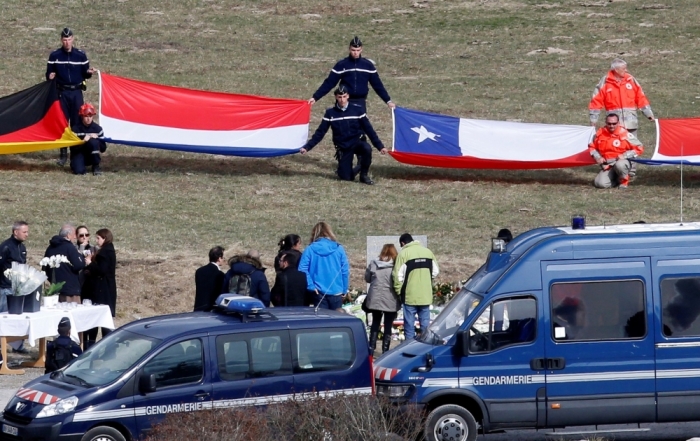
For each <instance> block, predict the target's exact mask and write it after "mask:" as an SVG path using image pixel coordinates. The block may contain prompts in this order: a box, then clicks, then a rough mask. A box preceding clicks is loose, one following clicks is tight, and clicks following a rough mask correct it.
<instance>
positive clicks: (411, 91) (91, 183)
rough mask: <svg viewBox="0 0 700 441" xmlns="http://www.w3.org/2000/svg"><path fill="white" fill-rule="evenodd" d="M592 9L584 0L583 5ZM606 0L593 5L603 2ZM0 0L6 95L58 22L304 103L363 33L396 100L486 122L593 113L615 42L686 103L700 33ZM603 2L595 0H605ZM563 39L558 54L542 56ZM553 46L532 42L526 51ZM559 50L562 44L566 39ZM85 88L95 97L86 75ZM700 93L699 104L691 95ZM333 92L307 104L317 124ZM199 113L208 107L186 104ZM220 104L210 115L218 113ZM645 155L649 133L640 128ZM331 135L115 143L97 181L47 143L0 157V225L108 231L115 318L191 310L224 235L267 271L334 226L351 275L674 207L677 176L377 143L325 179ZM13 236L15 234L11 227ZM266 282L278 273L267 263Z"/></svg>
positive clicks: (320, 11)
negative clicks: (200, 271) (408, 160)
mask: <svg viewBox="0 0 700 441" xmlns="http://www.w3.org/2000/svg"><path fill="white" fill-rule="evenodd" d="M586 4H590V5H591V6H584V5H586ZM594 4H600V5H601V6H595V5H594ZM651 4H652V2H647V1H643V0H629V1H613V2H597V1H593V0H590V1H583V2H582V1H580V0H561V1H558V2H545V1H542V0H522V1H500V0H478V1H477V0H469V1H465V0H462V1H460V0H434V1H431V0H418V1H404V0H401V1H398V0H369V1H366V2H362V3H361V4H348V3H347V2H341V1H339V0H331V1H317V0H277V1H274V0H267V1H257V0H256V1H252V0H240V1H233V0H178V1H175V0H160V1H155V0H117V1H113V0H95V1H91V2H86V1H84V0H61V1H59V2H53V3H51V4H48V3H46V2H44V1H40V0H4V1H3V2H2V3H0V13H1V14H2V17H3V22H4V24H5V32H6V33H7V35H12V38H13V41H12V42H11V43H8V44H7V45H6V46H5V48H4V54H5V56H4V57H3V59H4V61H3V63H2V64H0V74H1V75H2V78H3V79H4V81H3V82H2V84H0V95H6V94H9V93H12V92H15V91H17V90H20V89H22V88H25V87H29V86H31V85H33V84H35V83H37V82H38V81H41V80H42V79H43V72H44V69H45V62H46V57H47V55H48V53H49V51H50V50H52V49H53V48H55V47H57V45H58V32H59V30H60V29H61V28H62V27H64V26H66V25H68V26H71V27H73V28H74V30H75V33H76V45H77V46H78V47H81V48H83V49H85V50H86V51H87V53H88V55H89V56H90V58H91V60H92V64H93V66H95V67H97V68H99V69H102V70H104V71H106V72H110V73H113V74H116V75H122V76H127V77H131V78H136V79H142V80H146V81H153V82H157V83H163V84H170V85H178V86H185V87H193V88H202V89H211V90H220V91H229V92H241V93H250V94H261V95H268V96H277V97H293V98H299V99H305V98H308V97H309V96H310V95H311V94H312V93H313V91H314V90H315V88H316V87H318V85H319V84H320V83H321V81H322V80H323V78H324V77H325V75H326V74H327V71H328V69H329V68H330V67H331V65H332V63H333V62H334V60H336V59H338V58H340V57H342V56H344V55H345V54H346V45H347V42H348V41H349V40H350V39H351V38H352V35H354V34H358V35H360V36H361V37H362V39H363V40H364V41H365V54H366V55H367V56H368V57H369V58H372V59H373V60H375V61H376V62H377V65H378V67H379V69H380V72H381V74H382V77H383V79H384V82H385V84H386V86H387V88H388V90H389V92H390V93H391V95H392V98H393V99H394V100H395V101H396V102H397V103H398V104H399V105H402V106H405V107H409V108H414V109H421V110H425V111H432V112H439V113H444V114H449V115H458V116H463V117H471V118H483V119H497V120H505V119H515V120H522V121H526V122H553V123H567V124H586V123H587V110H586V109H587V103H588V99H589V96H590V93H591V91H592V88H593V86H594V85H595V83H596V82H597V80H598V79H599V78H600V77H601V76H602V75H603V74H604V72H605V70H606V69H607V67H608V66H609V63H610V57H612V56H613V55H612V54H622V56H623V57H625V58H627V59H628V62H629V63H630V70H631V72H632V73H633V74H635V75H636V76H637V78H638V79H639V80H640V82H641V83H642V85H643V86H644V88H645V91H646V92H647V95H648V96H649V97H650V99H651V101H652V105H653V107H654V109H655V111H656V113H657V115H659V116H661V117H681V116H695V115H697V113H698V110H697V106H698V105H700V98H696V96H700V91H698V90H696V89H697V87H696V85H695V84H694V82H689V81H688V79H689V78H694V77H695V71H696V64H697V60H696V59H695V58H694V57H695V54H696V53H698V46H699V42H700V27H699V26H698V24H697V23H696V19H695V18H696V17H697V16H698V15H699V14H700V4H699V3H698V2H696V1H695V0H673V1H672V0H655V1H654V2H653V4H654V5H662V6H663V5H666V6H668V7H669V8H668V9H647V8H645V6H648V5H651ZM602 5H604V6H602ZM548 48H554V49H556V50H550V49H548ZM540 49H542V50H544V49H547V50H546V51H543V52H535V53H534V54H533V55H528V53H531V52H533V51H537V50H540ZM563 51H568V52H567V53H557V52H563ZM87 98H88V99H89V100H92V101H95V100H96V98H97V87H96V82H95V81H92V82H91V84H90V90H89V91H88V92H87ZM696 102H697V104H696ZM330 103H331V98H329V97H327V98H325V99H324V100H323V102H321V103H318V104H317V105H316V106H315V107H314V109H313V112H312V130H313V129H315V125H316V123H317V122H318V121H319V119H320V116H321V115H322V113H323V108H324V107H325V106H327V105H329V104H330ZM193 111H207V109H193ZM369 111H370V115H371V119H372V121H373V123H374V125H375V127H376V128H377V130H378V132H379V134H380V136H381V137H382V138H383V139H384V141H385V142H387V143H390V141H391V114H390V112H389V111H388V110H387V108H386V106H384V104H383V103H381V101H380V100H379V99H378V98H377V97H376V96H374V95H372V97H371V99H370V102H369ZM215 117H216V115H212V118H215ZM640 138H641V139H642V141H643V142H644V143H645V145H647V155H650V154H651V151H652V150H653V148H652V145H653V139H654V129H653V126H652V125H651V124H648V123H647V124H645V123H644V122H642V128H641V136H640ZM329 144H330V143H329V141H328V140H326V141H325V142H324V143H323V144H322V146H319V148H317V149H315V150H314V151H313V152H312V153H311V154H310V155H307V156H305V157H300V156H292V157H284V158H274V159H243V158H232V157H219V156H210V155H195V154H183V153H176V152H167V151H155V150H148V149H139V148H129V147H123V146H110V148H109V150H108V152H107V155H106V157H105V164H104V168H105V170H106V173H105V175H104V176H102V177H99V178H94V177H92V176H85V177H74V176H72V175H70V174H69V173H67V172H66V171H65V170H60V169H58V168H56V167H55V166H54V165H53V160H54V158H55V156H56V154H55V152H42V153H35V154H26V155H16V156H0V173H2V177H3V185H2V188H1V189H0V219H2V222H4V225H6V226H9V224H10V223H11V221H12V220H14V219H18V218H21V219H26V220H27V221H28V222H29V223H30V225H31V236H30V239H29V243H28V246H29V251H30V255H31V259H32V261H33V262H34V263H36V262H38V260H39V258H40V256H41V255H42V254H43V251H44V249H45V246H46V245H47V242H48V239H49V238H50V236H51V235H53V234H55V232H56V231H57V230H58V228H59V226H60V225H61V223H62V222H64V221H65V220H72V221H73V222H76V223H86V224H87V225H89V226H90V228H91V230H92V231H93V232H94V231H96V230H97V229H98V228H100V227H103V226H105V227H108V228H110V229H112V230H113V232H114V233H115V237H116V246H117V249H118V259H119V262H120V264H119V268H118V274H117V277H118V284H119V305H118V321H119V322H120V323H124V322H126V321H129V320H132V319H134V318H136V317H139V316H147V315H153V314H157V313H164V312H171V311H185V310H188V309H189V308H190V307H191V303H192V299H193V292H194V286H193V274H194V270H195V269H196V268H197V267H198V266H199V265H202V264H204V263H205V261H206V253H207V251H208V249H209V248H210V247H211V246H213V245H216V244H221V245H223V246H224V247H226V248H227V250H228V251H227V255H230V254H232V253H234V252H243V251H246V250H248V249H250V248H257V249H259V250H261V251H262V253H263V261H264V263H266V264H267V265H268V266H271V265H272V259H273V257H274V254H275V252H276V243H277V241H278V240H279V237H281V236H282V235H284V234H286V233H290V232H296V233H299V234H300V235H301V236H302V237H303V238H305V239H306V238H307V237H308V234H309V231H310V229H311V226H312V225H313V224H314V223H315V222H316V221H318V220H321V219H323V220H327V221H328V222H330V223H331V225H332V226H333V227H334V229H335V230H336V233H337V234H338V237H339V240H340V242H341V243H343V244H344V245H345V246H346V248H347V249H348V252H349V255H350V258H351V261H352V282H351V284H352V285H353V286H356V287H359V286H362V275H363V268H364V265H365V261H364V256H365V237H366V236H367V235H393V234H396V235H398V234H400V233H403V232H405V231H409V232H412V233H415V234H427V235H428V237H429V242H430V247H431V248H432V249H433V251H434V252H435V254H436V256H437V258H438V260H439V262H440V265H441V268H442V275H441V276H440V281H444V282H452V281H457V280H459V279H463V278H465V277H467V276H468V275H469V274H471V272H472V271H473V270H475V269H476V268H477V267H478V265H479V264H480V263H481V262H482V260H483V258H484V256H485V254H486V252H487V247H488V245H489V241H488V239H489V238H490V237H491V236H492V235H493V234H494V233H495V232H496V231H497V230H498V229H499V228H501V227H510V228H511V229H512V230H514V231H515V232H516V233H517V232H522V231H524V230H527V229H529V228H532V227H536V226H541V225H552V224H567V223H568V222H569V218H570V215H571V214H573V213H584V214H586V215H587V216H588V223H589V224H602V223H608V224H611V223H622V222H633V221H636V220H639V219H644V220H646V221H660V222H670V221H676V220H678V219H679V211H680V208H679V207H680V204H679V194H680V193H679V183H680V175H679V170H678V169H677V168H674V167H666V168H650V167H642V168H641V170H640V172H639V177H638V179H637V181H635V182H634V183H633V184H632V186H631V188H630V190H628V191H627V192H620V191H616V190H610V191H601V190H595V189H593V187H592V186H591V181H592V180H593V177H594V175H595V172H596V171H595V169H594V168H583V169H564V170H547V171H522V172H517V171H515V172H514V171H487V170H486V171H484V170H437V169H427V168H419V167H410V166H404V165H401V164H399V163H397V162H395V161H394V160H393V159H391V158H387V157H380V156H379V155H376V156H375V160H374V164H373V166H372V173H373V175H374V177H375V179H376V181H377V183H378V185H376V186H375V187H367V186H362V185H359V184H357V183H355V184H351V183H341V182H337V181H335V180H333V169H334V162H333V160H332V151H331V147H330V145H329ZM685 186H686V192H685V195H684V197H685V199H684V202H685V219H687V220H690V219H693V220H696V219H697V218H698V205H699V203H700V202H699V201H698V192H697V188H698V174H697V172H696V171H695V170H686V174H685ZM4 231H7V233H9V227H6V229H5V230H4ZM268 276H270V278H272V275H271V274H269V275H268Z"/></svg>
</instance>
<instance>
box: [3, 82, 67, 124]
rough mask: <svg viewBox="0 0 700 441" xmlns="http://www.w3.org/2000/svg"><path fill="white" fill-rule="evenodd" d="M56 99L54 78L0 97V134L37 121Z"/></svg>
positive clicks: (56, 91)
mask: <svg viewBox="0 0 700 441" xmlns="http://www.w3.org/2000/svg"><path fill="white" fill-rule="evenodd" d="M57 99H58V90H57V88H56V80H52V81H43V82H41V83H39V84H37V85H36V86H33V87H30V88H29V89H24V90H22V91H20V92H17V93H13V94H12V95H8V96H5V97H2V98H0V135H6V134H8V133H12V132H17V131H19V130H22V129H24V128H26V127H29V126H32V125H34V124H36V123H38V122H39V121H41V120H42V118H44V115H46V112H48V110H49V108H50V107H51V105H52V104H53V103H54V102H55V101H56V100H57Z"/></svg>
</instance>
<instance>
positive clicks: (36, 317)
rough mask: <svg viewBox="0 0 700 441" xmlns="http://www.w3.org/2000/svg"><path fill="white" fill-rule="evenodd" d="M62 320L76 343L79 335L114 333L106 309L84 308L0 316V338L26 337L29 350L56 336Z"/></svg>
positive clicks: (103, 306)
mask: <svg viewBox="0 0 700 441" xmlns="http://www.w3.org/2000/svg"><path fill="white" fill-rule="evenodd" d="M63 317H68V318H69V319H70V322H71V338H72V339H73V340H74V341H75V342H76V343H79V342H80V339H79V338H78V332H83V331H87V330H88V329H92V328H96V327H102V328H109V329H114V321H113V320H112V313H111V311H110V309H109V306H107V305H96V306H95V305H93V306H83V305H78V306H76V307H75V308H71V309H65V310H64V309H61V308H53V309H44V308H42V309H41V310H40V311H39V312H32V313H29V312H23V313H22V314H8V313H6V312H4V313H2V314H0V336H3V337H21V336H24V335H26V336H27V340H28V342H29V345H30V346H35V345H36V341H37V340H39V339H40V338H44V337H54V336H56V335H58V323H59V322H60V321H61V319H62V318H63Z"/></svg>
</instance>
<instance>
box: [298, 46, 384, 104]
mask: <svg viewBox="0 0 700 441" xmlns="http://www.w3.org/2000/svg"><path fill="white" fill-rule="evenodd" d="M349 50H350V54H349V55H348V56H347V57H346V58H343V59H342V60H340V61H338V62H337V63H336V64H335V66H333V69H331V72H330V73H329V74H328V78H326V80H325V81H324V82H323V84H321V87H319V88H318V90H317V91H316V92H315V93H314V95H313V96H312V97H311V98H309V104H311V105H313V104H314V103H315V102H316V101H318V100H320V99H321V98H323V97H324V96H325V95H326V94H327V93H328V92H330V91H331V90H332V89H333V88H334V87H335V86H336V85H337V84H338V83H339V82H340V85H341V86H345V88H346V90H347V91H348V93H349V95H350V103H351V104H356V105H359V106H360V107H361V108H362V112H363V113H364V112H367V104H366V101H367V94H368V93H369V86H370V85H371V86H372V89H374V91H375V92H376V93H377V95H379V98H381V99H382V100H384V102H385V103H386V104H387V106H389V107H390V108H392V109H393V108H395V107H396V105H395V104H394V103H393V102H392V101H391V98H390V97H389V93H388V92H387V91H386V89H385V88H384V84H383V83H382V80H381V79H380V78H379V74H378V73H377V68H376V67H375V66H374V63H373V62H372V61H370V60H369V59H367V58H362V41H361V40H360V39H359V38H358V37H355V38H353V39H352V41H350V47H349Z"/></svg>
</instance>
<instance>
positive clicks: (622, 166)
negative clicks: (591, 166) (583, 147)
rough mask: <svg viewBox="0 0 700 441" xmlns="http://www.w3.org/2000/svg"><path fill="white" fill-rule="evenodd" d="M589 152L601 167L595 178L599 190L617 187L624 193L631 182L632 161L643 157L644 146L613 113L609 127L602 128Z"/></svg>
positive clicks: (607, 125)
mask: <svg viewBox="0 0 700 441" xmlns="http://www.w3.org/2000/svg"><path fill="white" fill-rule="evenodd" d="M588 151H589V153H590V154H591V156H593V159H595V162H596V163H597V164H598V165H600V168H601V171H600V173H598V175H597V176H596V177H595V181H594V185H595V186H596V188H610V187H615V186H617V187H618V188H619V189H621V190H623V189H626V188H627V186H628V185H629V181H630V169H631V168H632V163H631V162H630V159H632V158H635V157H637V156H639V155H641V154H642V153H643V152H644V146H642V143H641V142H639V140H638V139H637V138H636V137H635V136H634V135H633V134H632V133H630V132H629V131H628V130H627V129H625V128H624V127H622V125H621V124H620V117H619V116H618V115H617V114H615V113H611V114H609V115H608V116H607V117H606V118H605V127H601V128H600V129H598V131H597V132H596V134H595V138H593V141H592V142H591V143H590V144H588Z"/></svg>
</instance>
